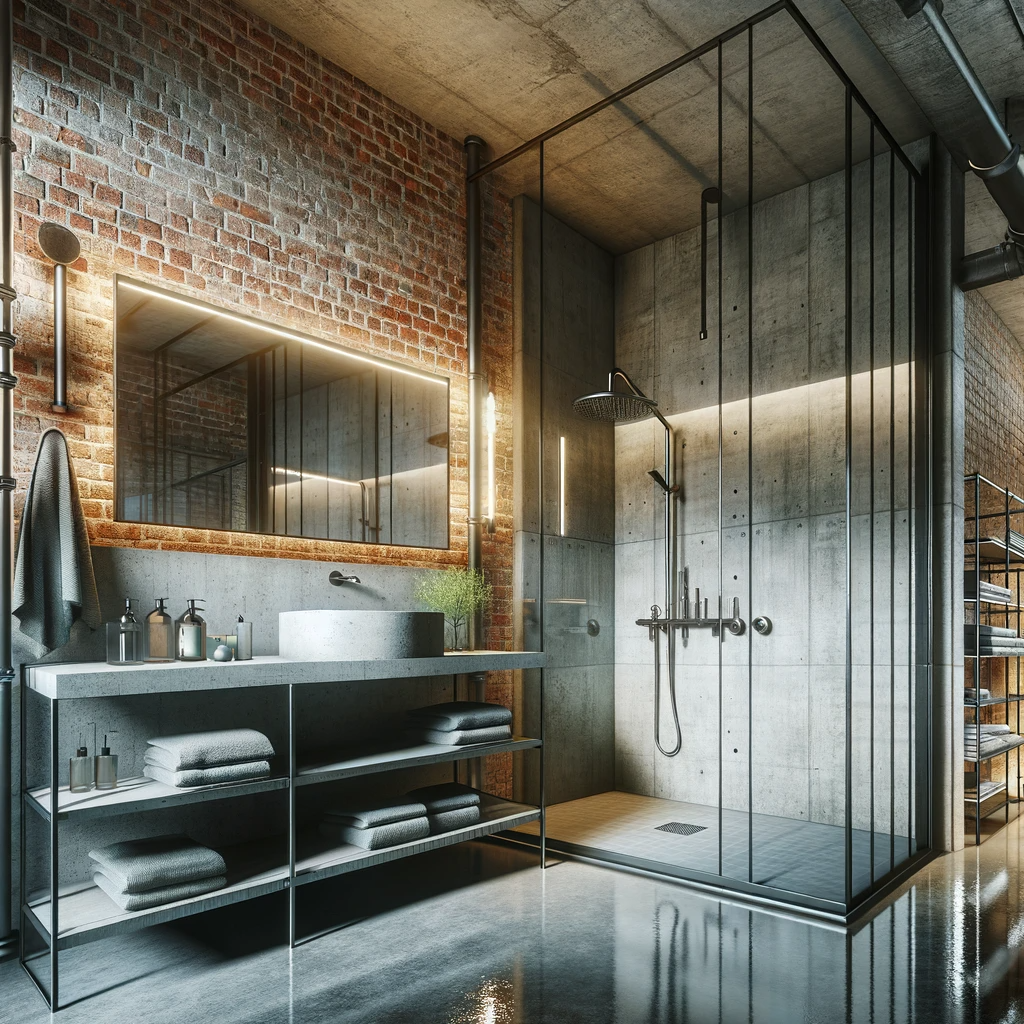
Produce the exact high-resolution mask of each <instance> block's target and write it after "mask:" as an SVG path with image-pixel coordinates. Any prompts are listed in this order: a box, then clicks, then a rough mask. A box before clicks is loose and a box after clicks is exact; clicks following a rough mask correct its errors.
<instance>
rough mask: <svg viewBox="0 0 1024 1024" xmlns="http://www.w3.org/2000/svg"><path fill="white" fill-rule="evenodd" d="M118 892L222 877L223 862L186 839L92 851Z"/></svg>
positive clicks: (168, 838)
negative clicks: (214, 876) (215, 876)
mask: <svg viewBox="0 0 1024 1024" xmlns="http://www.w3.org/2000/svg"><path fill="white" fill-rule="evenodd" d="M89 858H90V860H92V861H94V862H95V864H96V865H97V866H98V868H99V870H101V871H102V872H103V873H104V874H105V875H106V877H107V878H108V879H109V881H110V883H111V885H113V886H115V887H116V889H117V891H118V892H122V893H140V892H147V891H149V890H150V889H159V888H162V887H164V886H168V885H179V884H181V883H183V882H195V881H197V880H199V879H205V878H210V877H211V876H213V875H223V874H224V872H225V871H227V867H226V866H225V864H224V858H223V857H222V856H221V855H220V854H219V853H217V851H216V850H211V849H210V848H209V847H207V846H202V845H201V844H200V843H197V842H196V841H195V840H194V839H189V837H188V836H184V835H172V836H156V837H154V838H153V839H132V840H128V841H127V842H122V843H111V845H110V846H101V847H99V848H98V849H96V850H90V851H89Z"/></svg>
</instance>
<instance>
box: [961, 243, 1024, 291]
mask: <svg viewBox="0 0 1024 1024" xmlns="http://www.w3.org/2000/svg"><path fill="white" fill-rule="evenodd" d="M1022 276H1024V248H1022V247H1021V246H1019V245H1017V243H1016V242H1010V241H1006V242H1000V244H999V245H996V246H993V247H992V248H991V249H983V250H982V251H981V252H972V253H971V254H970V255H969V256H965V257H964V258H963V259H962V260H961V261H960V269H959V272H958V273H957V279H956V283H957V284H958V285H959V286H960V288H961V289H962V290H963V291H965V292H969V291H973V290H974V289H975V288H984V287H986V285H990V284H999V283H1000V282H1001V281H1015V280H1016V279H1017V278H1018V277H1022Z"/></svg>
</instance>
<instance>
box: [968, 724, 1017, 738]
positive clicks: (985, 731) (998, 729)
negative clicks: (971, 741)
mask: <svg viewBox="0 0 1024 1024" xmlns="http://www.w3.org/2000/svg"><path fill="white" fill-rule="evenodd" d="M1009 731H1010V727H1009V726H1008V725H1004V724H1002V723H1000V722H993V723H991V724H990V723H988V722H981V723H979V724H978V725H975V724H974V723H973V722H966V723H964V735H965V736H970V735H972V734H973V733H977V732H980V733H981V735H982V736H985V735H994V734H997V733H1006V732H1009Z"/></svg>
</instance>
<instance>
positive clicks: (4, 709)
mask: <svg viewBox="0 0 1024 1024" xmlns="http://www.w3.org/2000/svg"><path fill="white" fill-rule="evenodd" d="M13 76H14V18H13V4H12V0H0V247H2V255H0V301H2V306H3V313H2V323H0V949H2V947H3V945H4V940H5V939H8V938H9V937H10V935H11V931H12V925H11V690H12V688H13V686H14V668H13V667H12V665H11V660H12V655H11V598H12V595H11V586H12V572H11V568H12V566H11V534H12V531H13V513H12V497H13V495H12V492H13V490H14V470H13V447H14V443H13V442H14V386H15V384H16V383H17V379H16V378H15V376H14V351H13V349H14V299H15V297H16V296H15V291H14V286H13V281H14V210H13V205H14V180H13V174H14V168H13V158H12V152H13V150H14V143H13V142H12V141H11V126H12V123H13V114H14V80H13Z"/></svg>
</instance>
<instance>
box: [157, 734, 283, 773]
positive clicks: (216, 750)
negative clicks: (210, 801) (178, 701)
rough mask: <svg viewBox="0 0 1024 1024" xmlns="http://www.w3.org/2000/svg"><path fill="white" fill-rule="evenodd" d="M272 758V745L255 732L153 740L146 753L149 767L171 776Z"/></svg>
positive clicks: (164, 737) (181, 736)
mask: <svg viewBox="0 0 1024 1024" xmlns="http://www.w3.org/2000/svg"><path fill="white" fill-rule="evenodd" d="M273 756H274V747H273V744H271V742H270V740H268V739H267V737H266V736H264V735H263V733H261V732H257V731H256V730H255V729H215V730H210V731H208V732H189V733H181V734H179V735H175V736H155V737H154V738H153V739H151V740H150V741H149V749H148V750H147V751H146V757H147V758H148V759H149V760H150V762H151V763H152V764H156V765H159V766H160V767H161V768H166V769H167V770H168V771H172V772H178V771H184V770H186V769H189V768H214V767H219V766H220V765H225V764H244V763H246V762H248V761H266V760H269V759H270V758H272V757H273Z"/></svg>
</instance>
